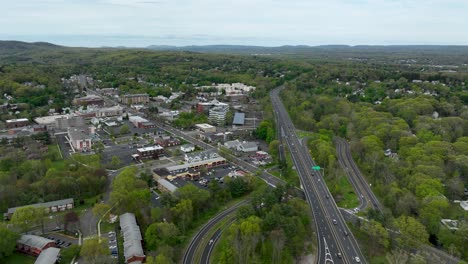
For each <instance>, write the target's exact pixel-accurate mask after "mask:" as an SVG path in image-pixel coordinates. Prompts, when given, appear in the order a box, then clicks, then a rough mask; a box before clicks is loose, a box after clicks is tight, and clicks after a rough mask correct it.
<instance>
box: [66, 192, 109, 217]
mask: <svg viewBox="0 0 468 264" xmlns="http://www.w3.org/2000/svg"><path fill="white" fill-rule="evenodd" d="M102 195H104V194H98V195H96V196H93V197H89V198H86V199H84V203H83V204H80V203H79V201H77V202H76V204H75V208H74V209H73V210H74V211H75V212H76V213H77V214H81V213H83V211H84V210H85V209H89V210H91V208H92V207H93V206H94V205H95V204H96V202H99V201H100V200H101V196H102Z"/></svg>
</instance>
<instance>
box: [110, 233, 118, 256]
mask: <svg viewBox="0 0 468 264" xmlns="http://www.w3.org/2000/svg"><path fill="white" fill-rule="evenodd" d="M107 238H108V239H109V251H110V254H111V256H112V258H118V257H119V248H118V246H117V236H116V234H115V232H114V231H110V232H109V233H107Z"/></svg>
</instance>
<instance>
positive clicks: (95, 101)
mask: <svg viewBox="0 0 468 264" xmlns="http://www.w3.org/2000/svg"><path fill="white" fill-rule="evenodd" d="M73 104H74V105H86V106H88V105H97V106H103V105H104V100H103V99H102V98H101V97H100V96H97V95H92V94H91V95H87V96H85V97H80V98H75V99H74V100H73Z"/></svg>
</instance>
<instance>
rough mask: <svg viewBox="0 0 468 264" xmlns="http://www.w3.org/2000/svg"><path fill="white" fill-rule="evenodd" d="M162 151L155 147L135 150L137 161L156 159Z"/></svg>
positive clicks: (159, 147) (161, 148)
mask: <svg viewBox="0 0 468 264" xmlns="http://www.w3.org/2000/svg"><path fill="white" fill-rule="evenodd" d="M163 151H164V148H163V147H161V146H159V145H156V146H151V147H145V148H139V149H137V155H138V156H135V157H136V158H138V159H157V158H158V157H159V156H160V155H161V154H162V153H163Z"/></svg>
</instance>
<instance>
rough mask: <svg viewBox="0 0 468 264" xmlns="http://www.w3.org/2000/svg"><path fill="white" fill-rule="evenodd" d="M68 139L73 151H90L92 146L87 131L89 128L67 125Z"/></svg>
mask: <svg viewBox="0 0 468 264" xmlns="http://www.w3.org/2000/svg"><path fill="white" fill-rule="evenodd" d="M67 133H68V139H69V140H70V143H71V144H72V146H73V149H74V150H75V151H90V150H91V147H92V140H91V139H92V136H91V133H89V128H85V127H69V128H68V131H67Z"/></svg>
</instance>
